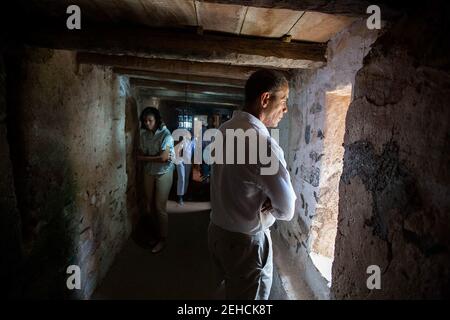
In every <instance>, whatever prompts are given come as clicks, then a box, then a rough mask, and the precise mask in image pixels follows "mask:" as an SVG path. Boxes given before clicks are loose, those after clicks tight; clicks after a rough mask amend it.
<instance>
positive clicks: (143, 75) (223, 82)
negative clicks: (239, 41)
mask: <svg viewBox="0 0 450 320" xmlns="http://www.w3.org/2000/svg"><path fill="white" fill-rule="evenodd" d="M113 72H114V73H117V74H120V75H123V76H128V77H130V78H131V77H133V78H139V79H150V80H164V81H170V82H174V83H192V84H204V85H211V86H218V87H232V88H244V87H245V81H244V80H239V79H231V78H223V77H206V76H196V75H192V74H178V73H169V72H158V71H145V70H136V69H127V68H113Z"/></svg>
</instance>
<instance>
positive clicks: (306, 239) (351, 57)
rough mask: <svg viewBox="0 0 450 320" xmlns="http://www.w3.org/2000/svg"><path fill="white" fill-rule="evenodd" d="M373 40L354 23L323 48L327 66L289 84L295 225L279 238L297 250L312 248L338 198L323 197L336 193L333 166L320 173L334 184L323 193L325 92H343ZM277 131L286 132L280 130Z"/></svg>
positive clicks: (373, 35) (286, 227)
mask: <svg viewBox="0 0 450 320" xmlns="http://www.w3.org/2000/svg"><path fill="white" fill-rule="evenodd" d="M376 37H377V32H376V31H371V30H368V29H367V28H366V26H365V21H357V22H355V23H354V24H352V25H351V26H350V27H349V28H348V29H346V30H344V31H342V32H341V33H339V34H338V35H337V36H336V37H335V38H333V39H332V40H331V41H330V43H329V44H328V53H327V55H328V63H327V66H325V67H323V68H320V69H317V70H308V71H303V72H300V73H298V74H297V76H296V77H294V79H293V81H291V88H290V98H289V100H290V103H291V106H290V108H289V112H288V117H289V120H290V121H289V126H288V128H289V129H288V130H289V149H288V150H287V152H286V157H288V166H289V170H290V172H291V177H292V180H293V185H294V189H295V191H296V194H297V197H298V200H297V207H296V218H295V220H296V221H294V223H280V224H279V225H280V230H281V233H282V236H284V237H285V238H286V239H287V240H288V241H289V242H290V243H291V245H292V246H294V247H296V248H299V246H300V245H301V246H303V247H304V248H307V249H308V250H310V249H311V247H312V243H313V240H314V237H311V236H312V235H313V231H314V229H321V228H324V227H325V224H326V221H321V219H322V217H323V216H329V214H328V213H327V211H328V210H329V208H328V207H327V206H329V205H331V204H332V203H333V201H335V202H336V203H337V200H338V199H337V197H335V198H333V197H329V196H327V194H326V193H327V192H333V191H337V181H339V176H340V174H339V173H340V172H339V168H338V167H336V168H335V170H336V172H328V173H327V174H326V175H325V176H327V177H332V179H334V180H336V181H335V182H336V183H335V184H336V188H335V189H336V190H332V191H330V190H327V188H328V189H329V186H330V184H331V182H330V180H327V179H323V176H324V174H323V171H324V168H323V166H324V164H323V162H324V159H326V158H327V155H326V154H325V153H324V138H325V139H328V137H325V134H324V133H325V131H326V130H327V128H326V121H327V119H326V115H327V110H326V96H327V95H326V93H327V92H339V91H340V90H346V89H347V88H348V86H349V85H350V86H351V85H352V84H353V82H354V77H355V74H356V72H357V70H358V69H359V68H360V67H361V66H362V59H363V57H364V55H365V54H367V52H368V51H369V50H370V45H371V43H372V42H373V41H374V40H375V39H376ZM331 116H333V115H332V114H331ZM340 118H342V114H341V113H337V114H336V119H333V118H330V119H328V121H334V120H338V119H340ZM281 131H282V132H283V131H285V130H283V128H281ZM280 136H283V134H280ZM329 138H332V137H329ZM340 144H342V141H341V142H340ZM325 180H326V181H325ZM334 194H337V192H334ZM335 211H336V210H335ZM335 215H337V211H336V213H335ZM315 223H316V224H315ZM316 234H317V232H316ZM322 254H323V255H330V252H329V250H324V252H322Z"/></svg>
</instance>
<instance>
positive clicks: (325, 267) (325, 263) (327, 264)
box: [309, 252, 333, 288]
mask: <svg viewBox="0 0 450 320" xmlns="http://www.w3.org/2000/svg"><path fill="white" fill-rule="evenodd" d="M309 256H310V257H311V260H312V261H313V263H314V265H315V266H316V268H317V270H319V271H320V273H321V274H322V276H323V277H324V278H325V279H327V282H328V288H330V287H331V268H332V266H333V259H331V258H328V257H324V256H322V255H320V254H317V253H314V252H310V253H309Z"/></svg>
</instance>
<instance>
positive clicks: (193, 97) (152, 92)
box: [137, 87, 243, 106]
mask: <svg viewBox="0 0 450 320" xmlns="http://www.w3.org/2000/svg"><path fill="white" fill-rule="evenodd" d="M137 89H138V94H139V95H143V96H147V97H157V98H160V99H166V100H180V101H198V102H201V101H203V102H205V103H209V102H210V103H218V104H227V105H233V106H240V105H242V104H243V99H239V98H238V99H235V98H233V97H230V96H223V95H222V96H219V95H210V94H202V93H192V92H183V91H176V90H165V89H153V88H142V87H141V88H137Z"/></svg>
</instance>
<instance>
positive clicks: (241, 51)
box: [24, 25, 326, 69]
mask: <svg viewBox="0 0 450 320" xmlns="http://www.w3.org/2000/svg"><path fill="white" fill-rule="evenodd" d="M24 41H25V43H26V44H28V45H31V46H38V47H45V48H51V49H64V50H77V51H82V52H91V53H100V54H111V55H131V56H137V57H146V58H161V59H178V60H189V61H197V62H214V63H224V64H233V65H252V66H261V67H262V66H264V67H276V68H284V69H290V68H316V67H320V66H322V65H324V64H325V62H326V57H325V55H326V44H322V43H312V42H290V43H287V42H283V41H281V40H277V39H268V38H254V37H242V36H237V35H231V34H230V35H225V34H221V35H218V34H203V35H199V34H196V33H192V32H187V31H182V30H166V29H156V28H146V27H125V26H115V25H98V26H89V27H85V28H82V29H81V30H68V29H67V28H66V26H65V25H55V26H53V25H52V26H37V27H36V28H33V29H31V30H28V31H27V32H26V33H25V34H24Z"/></svg>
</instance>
